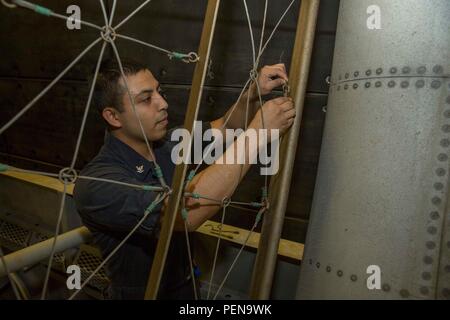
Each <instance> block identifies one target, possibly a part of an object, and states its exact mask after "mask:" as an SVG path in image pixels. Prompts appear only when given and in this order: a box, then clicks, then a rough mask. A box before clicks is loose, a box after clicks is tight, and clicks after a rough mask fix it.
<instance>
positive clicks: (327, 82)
mask: <svg viewBox="0 0 450 320" xmlns="http://www.w3.org/2000/svg"><path fill="white" fill-rule="evenodd" d="M325 82H326V84H327V85H330V84H331V77H330V76H327V77H326V78H325Z"/></svg>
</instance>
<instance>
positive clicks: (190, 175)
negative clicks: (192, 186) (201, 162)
mask: <svg viewBox="0 0 450 320" xmlns="http://www.w3.org/2000/svg"><path fill="white" fill-rule="evenodd" d="M194 176H195V171H194V170H191V171H190V172H189V175H188V177H187V181H188V182H191V181H192V179H194Z"/></svg>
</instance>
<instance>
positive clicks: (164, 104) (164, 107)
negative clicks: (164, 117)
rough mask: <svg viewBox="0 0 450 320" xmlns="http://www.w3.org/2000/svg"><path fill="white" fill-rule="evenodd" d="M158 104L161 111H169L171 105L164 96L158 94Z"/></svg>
mask: <svg viewBox="0 0 450 320" xmlns="http://www.w3.org/2000/svg"><path fill="white" fill-rule="evenodd" d="M158 96H159V97H158V102H159V110H160V111H162V110H167V109H168V108H169V104H168V103H167V101H166V99H164V97H163V96H162V95H160V94H159V93H158Z"/></svg>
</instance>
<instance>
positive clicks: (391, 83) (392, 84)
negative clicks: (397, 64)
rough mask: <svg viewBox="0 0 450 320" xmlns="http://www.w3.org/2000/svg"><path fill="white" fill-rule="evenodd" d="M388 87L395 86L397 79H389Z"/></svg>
mask: <svg viewBox="0 0 450 320" xmlns="http://www.w3.org/2000/svg"><path fill="white" fill-rule="evenodd" d="M388 87H389V88H393V87H395V81H394V80H391V81H389V82H388Z"/></svg>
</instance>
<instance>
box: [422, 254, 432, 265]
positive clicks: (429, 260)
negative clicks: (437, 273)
mask: <svg viewBox="0 0 450 320" xmlns="http://www.w3.org/2000/svg"><path fill="white" fill-rule="evenodd" d="M423 263H425V264H432V263H433V258H432V257H430V256H425V257H423Z"/></svg>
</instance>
